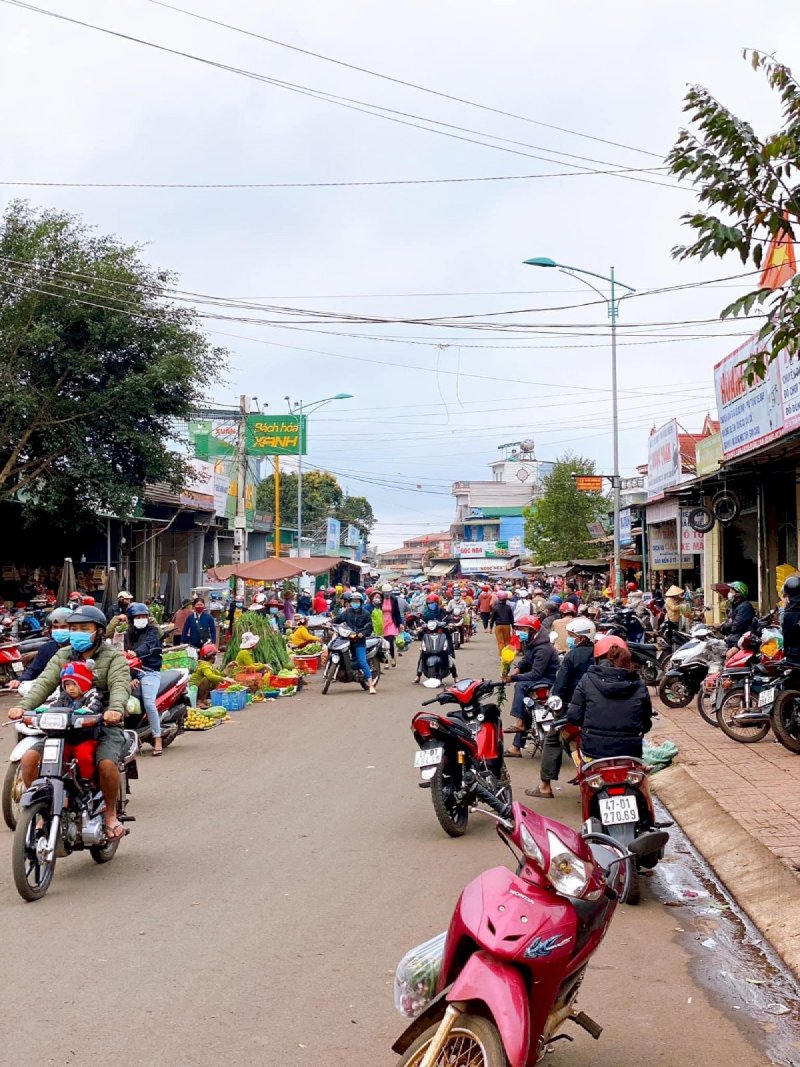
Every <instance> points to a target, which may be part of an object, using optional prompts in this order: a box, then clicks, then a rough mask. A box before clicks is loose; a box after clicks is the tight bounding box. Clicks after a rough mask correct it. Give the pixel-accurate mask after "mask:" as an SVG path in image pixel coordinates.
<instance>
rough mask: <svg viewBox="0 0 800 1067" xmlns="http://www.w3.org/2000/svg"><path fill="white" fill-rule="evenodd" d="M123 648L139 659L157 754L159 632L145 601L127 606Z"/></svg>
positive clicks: (141, 686) (156, 753)
mask: <svg viewBox="0 0 800 1067" xmlns="http://www.w3.org/2000/svg"><path fill="white" fill-rule="evenodd" d="M125 651H126V652H132V653H133V655H134V656H136V658H137V659H139V660H141V662H142V666H141V671H140V674H139V695H140V697H141V700H142V705H143V706H144V710H145V713H146V715H147V721H148V723H149V724H150V732H151V733H152V735H153V755H154V756H160V755H161V753H162V751H163V750H162V747H161V716H160V715H159V714H158V708H157V707H156V697H157V696H158V687H159V684H160V682H161V659H162V653H161V634H160V633H159V630H158V627H157V626H156V625H155V624H154V623H152V622H151V621H150V610H149V608H148V607H147V605H146V604H131V606H130V607H129V608H128V629H127V630H126V631H125Z"/></svg>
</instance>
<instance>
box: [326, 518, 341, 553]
mask: <svg viewBox="0 0 800 1067" xmlns="http://www.w3.org/2000/svg"><path fill="white" fill-rule="evenodd" d="M341 536H342V524H341V523H340V522H339V520H338V519H328V527H327V530H326V533H325V552H326V553H327V554H328V555H329V556H338V555H339V539H340V537H341Z"/></svg>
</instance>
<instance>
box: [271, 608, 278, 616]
mask: <svg viewBox="0 0 800 1067" xmlns="http://www.w3.org/2000/svg"><path fill="white" fill-rule="evenodd" d="M269 613H270V615H277V614H278V609H277V608H270V609H269Z"/></svg>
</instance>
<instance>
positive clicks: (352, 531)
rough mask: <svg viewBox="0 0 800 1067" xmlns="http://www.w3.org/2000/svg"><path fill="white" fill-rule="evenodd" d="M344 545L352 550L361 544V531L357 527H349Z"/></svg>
mask: <svg viewBox="0 0 800 1067" xmlns="http://www.w3.org/2000/svg"><path fill="white" fill-rule="evenodd" d="M344 543H345V544H346V545H348V546H349V547H350V548H355V547H356V546H357V545H359V544H361V531H360V530H359V528H358V527H357V526H348V527H347V530H346V532H345V535H344Z"/></svg>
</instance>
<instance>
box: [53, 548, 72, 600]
mask: <svg viewBox="0 0 800 1067" xmlns="http://www.w3.org/2000/svg"><path fill="white" fill-rule="evenodd" d="M74 589H75V568H74V567H73V566H72V560H71V559H70V557H69V556H67V557H66V558H65V559H64V566H63V567H62V568H61V581H60V582H59V583H58V592H57V593H56V601H57V603H58V606H59V607H60V608H65V607H66V606H67V603H68V602H69V594H70V593H71V592H73V591H74Z"/></svg>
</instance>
